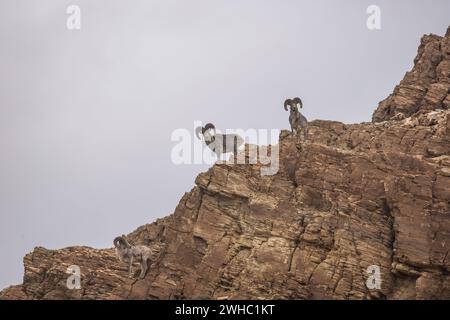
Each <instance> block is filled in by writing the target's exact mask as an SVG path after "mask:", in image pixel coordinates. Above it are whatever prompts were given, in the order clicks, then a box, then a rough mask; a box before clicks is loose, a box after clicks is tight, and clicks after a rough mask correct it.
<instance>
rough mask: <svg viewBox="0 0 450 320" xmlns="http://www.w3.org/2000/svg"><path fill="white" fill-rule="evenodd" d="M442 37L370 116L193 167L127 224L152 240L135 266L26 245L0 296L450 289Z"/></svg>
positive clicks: (312, 294) (360, 293)
mask: <svg viewBox="0 0 450 320" xmlns="http://www.w3.org/2000/svg"><path fill="white" fill-rule="evenodd" d="M449 43H450V34H449V33H447V36H446V37H445V38H441V37H438V36H425V37H424V38H423V40H422V44H421V46H420V48H419V54H418V57H417V58H416V63H415V67H414V69H413V70H412V71H411V72H409V73H408V74H407V75H406V77H405V79H404V80H403V81H402V83H401V84H400V85H399V86H398V87H397V88H396V89H395V91H394V93H393V94H392V95H391V96H390V97H389V98H388V99H386V100H385V101H383V102H382V103H381V104H380V107H379V108H378V109H377V110H376V111H375V114H374V121H373V122H372V123H363V124H353V125H345V124H342V123H338V122H331V121H314V122H312V123H310V130H309V139H308V141H306V142H305V141H302V140H300V139H297V138H296V137H294V136H293V135H291V134H290V132H288V131H283V132H282V133H281V135H280V143H279V146H278V147H279V151H280V171H279V172H278V173H277V174H276V175H274V176H265V177H261V174H260V165H258V164H256V165H228V164H216V165H214V166H213V167H212V168H211V169H210V170H209V171H208V172H206V173H203V174H200V175H199V176H198V177H197V179H196V186H195V187H194V188H193V189H192V190H191V191H190V192H189V193H186V194H185V195H184V196H183V198H182V199H181V201H180V203H179V205H178V206H177V208H176V210H175V212H174V213H173V214H172V215H170V216H168V217H166V218H164V219H161V220H158V221H156V222H154V223H152V224H149V225H146V226H143V227H141V228H139V229H137V230H136V231H134V232H133V233H131V234H130V235H128V238H129V239H130V241H131V242H134V243H135V244H145V245H149V246H151V247H152V248H154V249H156V250H157V251H158V252H159V256H158V258H157V260H156V261H154V265H153V267H152V268H151V269H150V271H149V272H148V274H147V276H146V277H145V279H143V280H138V279H136V278H133V279H130V278H128V276H127V266H126V265H125V264H124V263H121V262H119V261H118V259H117V258H116V257H115V254H114V251H113V250H112V249H104V250H97V249H91V248H87V247H71V248H66V249H62V250H47V249H44V248H36V249H35V250H34V251H33V252H31V253H30V254H28V255H27V256H25V258H24V264H25V275H24V282H23V284H22V285H19V286H14V287H10V288H8V289H5V290H4V291H3V292H1V293H0V298H2V299H201V298H207V299H250V298H251V299H324V298H326V299H383V298H388V299H406V298H408V299H450V255H449V251H450V110H448V108H449V106H450V105H449V103H450V97H449V95H448V93H449V86H448V84H449V80H450V79H449V74H450V62H449ZM70 265H78V266H80V268H81V289H80V290H69V289H67V287H66V280H67V278H68V276H69V275H68V274H66V273H65V272H66V270H67V267H68V266H70ZM373 265H375V266H378V267H379V268H380V271H381V274H380V276H381V288H380V289H372V290H371V289H368V287H367V286H366V281H367V280H368V278H369V276H370V274H368V273H367V268H368V267H369V266H373Z"/></svg>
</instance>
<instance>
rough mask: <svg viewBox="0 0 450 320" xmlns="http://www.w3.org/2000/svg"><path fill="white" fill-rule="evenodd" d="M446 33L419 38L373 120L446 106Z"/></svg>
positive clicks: (449, 81)
mask: <svg viewBox="0 0 450 320" xmlns="http://www.w3.org/2000/svg"><path fill="white" fill-rule="evenodd" d="M449 93H450V36H449V30H447V34H446V36H445V37H439V36H436V35H427V36H424V37H423V38H422V41H421V44H420V47H419V50H418V53H417V56H416V58H415V59H414V68H413V69H412V70H411V71H410V72H407V73H406V75H405V77H404V78H403V80H402V81H401V82H400V84H399V85H398V86H397V87H396V88H395V89H394V92H393V93H392V94H391V95H390V96H389V97H388V98H387V99H385V100H383V101H382V102H380V105H379V106H378V108H377V109H376V110H375V112H374V114H373V118H372V119H373V122H381V121H386V120H391V119H404V118H407V117H410V116H412V115H413V114H415V113H426V112H429V111H431V110H436V109H449V108H450V95H449Z"/></svg>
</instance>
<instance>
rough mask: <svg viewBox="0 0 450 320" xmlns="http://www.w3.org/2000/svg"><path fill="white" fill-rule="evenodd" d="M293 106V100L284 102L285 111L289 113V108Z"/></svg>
mask: <svg viewBox="0 0 450 320" xmlns="http://www.w3.org/2000/svg"><path fill="white" fill-rule="evenodd" d="M291 104H292V100H291V99H287V100H286V101H285V102H284V110H286V111H288V106H290V105H291Z"/></svg>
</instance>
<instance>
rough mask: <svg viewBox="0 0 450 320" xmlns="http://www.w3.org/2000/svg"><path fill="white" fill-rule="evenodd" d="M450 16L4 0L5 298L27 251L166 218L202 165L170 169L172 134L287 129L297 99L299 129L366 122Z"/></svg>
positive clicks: (194, 3)
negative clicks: (304, 122)
mask: <svg viewBox="0 0 450 320" xmlns="http://www.w3.org/2000/svg"><path fill="white" fill-rule="evenodd" d="M71 4H76V5H78V6H79V7H80V8H81V30H72V31H70V30H68V29H67V27H66V19H67V17H68V15H67V13H66V8H67V7H68V6H69V5H71ZM371 4H377V5H379V6H380V8H381V26H382V29H381V30H379V31H370V30H368V28H367V27H366V19H367V17H368V15H367V14H366V9H367V7H368V6H369V5H371ZM449 14H450V1H448V0H434V1H425V0H422V1H414V0H396V1H362V0H341V1H336V0H329V1H324V0H323V1H318V0H314V1H288V0H285V1H275V0H267V1H257V0H244V1H237V0H236V1H230V0H201V1H200V0H190V1H182V0H177V1H170V0H157V1H156V0H153V1H151V0H142V1H140V0H133V1H113V0H96V1H90V0H71V1H66V0H59V1H54V0H29V1H24V0H2V1H1V2H0V156H1V158H0V250H1V252H2V254H1V258H0V263H1V265H0V268H1V269H0V288H3V287H5V286H7V285H10V284H17V283H20V282H21V281H22V274H23V267H22V257H23V256H24V255H25V254H26V253H27V252H29V251H31V250H32V248H33V247H35V246H45V247H47V248H61V247H65V246H69V245H88V246H93V247H110V246H111V241H112V239H113V238H114V237H115V236H117V235H120V234H122V233H128V232H130V231H132V230H134V229H135V228H136V227H138V226H140V225H143V224H146V223H150V222H152V221H154V220H155V219H156V218H158V217H163V216H165V215H167V214H170V213H172V212H173V210H174V208H175V206H176V205H177V203H178V201H179V199H180V198H181V196H182V195H183V193H184V192H188V191H189V190H190V189H191V188H192V187H193V186H194V179H195V177H196V175H197V174H198V173H199V172H201V171H204V170H206V169H207V167H208V166H207V165H181V166H175V165H174V164H173V163H172V162H171V158H170V153H171V149H172V148H173V146H174V143H173V142H171V140H170V136H171V133H172V132H173V131H174V130H175V129H178V128H186V129H189V130H192V129H193V122H194V121H195V120H201V121H205V122H206V121H211V122H214V123H215V124H216V125H217V126H218V127H220V128H223V129H226V128H243V129H248V128H266V129H273V128H275V129H283V128H288V127H289V124H288V114H287V113H286V112H285V111H284V110H283V107H282V103H283V101H284V99H285V98H287V97H293V96H300V97H302V99H303V101H304V107H305V109H304V114H305V115H306V116H307V117H308V118H309V119H329V120H338V121H342V122H346V123H354V122H364V121H370V118H371V114H372V112H373V110H374V109H375V108H376V106H377V104H378V102H379V101H380V100H382V99H384V98H385V97H386V96H387V95H388V94H389V93H390V92H391V91H392V89H393V88H394V86H395V85H396V84H397V83H398V82H399V81H400V80H401V79H402V78H403V76H404V73H405V72H406V71H407V70H409V69H410V68H411V67H412V62H413V59H414V57H415V55H416V52H417V47H418V45H419V42H420V38H421V36H422V34H425V33H437V34H441V35H443V34H444V33H445V31H446V29H447V26H448V25H449V24H450V19H449V17H450V15H449Z"/></svg>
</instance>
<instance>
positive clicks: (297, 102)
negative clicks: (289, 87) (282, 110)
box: [293, 97, 303, 109]
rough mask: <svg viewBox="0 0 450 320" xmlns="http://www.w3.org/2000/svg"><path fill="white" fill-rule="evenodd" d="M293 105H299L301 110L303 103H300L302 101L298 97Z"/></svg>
mask: <svg viewBox="0 0 450 320" xmlns="http://www.w3.org/2000/svg"><path fill="white" fill-rule="evenodd" d="M293 101H294V103H295V104H296V105H297V104H299V105H300V109H301V108H303V102H302V99H300V98H299V97H297V98H294V100H293Z"/></svg>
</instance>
